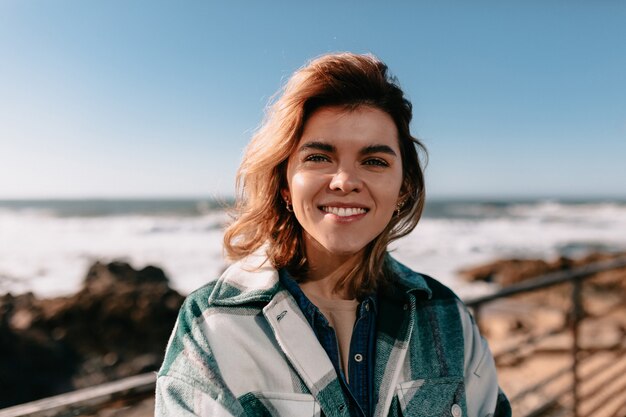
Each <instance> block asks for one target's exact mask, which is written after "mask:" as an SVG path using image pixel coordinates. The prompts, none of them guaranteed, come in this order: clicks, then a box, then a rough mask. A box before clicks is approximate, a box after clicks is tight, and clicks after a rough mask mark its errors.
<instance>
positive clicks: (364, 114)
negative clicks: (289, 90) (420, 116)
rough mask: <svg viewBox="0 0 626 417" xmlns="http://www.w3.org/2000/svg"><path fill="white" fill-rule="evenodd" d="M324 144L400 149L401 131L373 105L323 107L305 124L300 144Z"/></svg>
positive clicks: (387, 116)
mask: <svg viewBox="0 0 626 417" xmlns="http://www.w3.org/2000/svg"><path fill="white" fill-rule="evenodd" d="M311 140H315V141H320V142H328V143H331V144H333V145H334V146H335V147H337V148H338V149H339V148H342V147H346V146H356V147H361V146H371V145H374V144H378V145H387V146H390V147H392V148H393V149H396V150H397V149H398V147H399V144H398V129H397V127H396V124H395V123H394V121H393V119H392V118H391V116H390V115H389V114H387V113H386V112H384V111H382V110H380V109H378V108H375V107H370V106H359V107H357V108H356V109H346V108H344V107H323V108H321V109H318V110H317V111H315V112H314V113H313V114H311V116H310V117H309V118H308V120H307V121H306V123H305V125H304V129H303V132H302V137H301V138H300V143H303V142H305V141H311Z"/></svg>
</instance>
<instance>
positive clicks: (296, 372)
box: [155, 256, 511, 417]
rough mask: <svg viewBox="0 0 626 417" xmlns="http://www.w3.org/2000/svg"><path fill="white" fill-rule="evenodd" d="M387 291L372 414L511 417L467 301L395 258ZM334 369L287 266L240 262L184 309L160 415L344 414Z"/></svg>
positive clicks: (255, 259)
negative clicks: (290, 284)
mask: <svg viewBox="0 0 626 417" xmlns="http://www.w3.org/2000/svg"><path fill="white" fill-rule="evenodd" d="M389 261H390V264H391V265H392V269H393V271H394V275H395V278H396V281H395V285H394V286H393V289H392V291H388V292H385V293H384V294H381V295H380V302H379V313H378V318H377V336H376V357H375V375H374V384H375V390H374V391H375V395H376V398H375V400H374V403H375V404H376V406H375V409H374V412H373V415H374V416H377V417H382V416H416V417H419V416H452V417H463V416H470V417H487V416H489V417H491V416H510V415H511V409H510V406H509V403H508V401H507V399H506V397H505V396H504V394H503V393H502V392H501V391H500V390H499V387H498V383H497V378H496V373H495V365H494V361H493V358H492V356H491V353H490V351H489V348H488V347H487V344H486V342H485V341H484V340H483V339H482V337H481V336H480V334H479V333H478V330H477V327H476V325H475V324H474V322H473V320H472V318H471V316H470V314H469V313H468V311H467V309H466V308H465V306H464V305H463V304H462V303H461V302H460V301H459V299H458V298H457V297H456V296H455V295H454V294H453V293H452V292H451V291H450V290H449V289H448V288H446V287H445V286H443V285H442V284H440V283H439V282H437V281H436V280H434V279H432V278H430V277H427V276H425V275H421V274H418V273H415V272H413V271H411V270H410V269H408V268H407V267H405V266H403V265H402V264H400V263H398V262H397V261H395V260H393V259H392V258H391V257H389ZM346 404H347V399H346V398H344V394H343V391H342V389H341V386H340V384H339V381H338V379H337V375H336V373H335V370H334V368H333V365H332V363H331V361H330V359H329V358H328V356H327V355H326V352H325V351H324V349H323V348H322V346H321V345H320V344H319V342H318V341H317V338H316V337H315V334H314V333H313V330H312V329H311V327H310V326H309V324H308V323H307V322H306V319H305V318H304V316H303V314H302V312H301V311H300V310H299V308H298V305H297V303H296V301H295V300H294V299H293V297H292V296H291V295H290V294H289V292H288V291H287V290H286V289H285V288H284V287H283V286H282V285H281V284H280V282H279V280H278V272H277V271H276V269H274V268H273V267H272V266H271V265H269V262H265V258H264V257H262V256H251V257H249V258H247V259H245V260H243V261H240V262H238V263H235V264H233V265H232V266H231V267H230V268H229V269H227V270H226V271H225V272H224V274H223V275H222V277H221V278H220V279H218V280H217V281H215V282H212V283H209V284H207V285H206V286H204V287H202V288H201V289H199V290H197V291H195V292H194V293H193V294H191V295H190V296H189V297H188V298H187V300H186V301H185V303H184V305H183V307H182V308H181V311H180V314H179V317H178V321H177V323H176V326H175V328H174V332H173V334H172V336H171V339H170V342H169V344H168V348H167V352H166V355H165V360H164V362H163V365H162V367H161V370H160V371H159V375H158V379H157V389H156V408H155V415H156V416H290V417H297V416H328V417H334V416H343V417H349V410H348V407H347V406H346Z"/></svg>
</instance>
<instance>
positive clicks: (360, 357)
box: [354, 353, 363, 362]
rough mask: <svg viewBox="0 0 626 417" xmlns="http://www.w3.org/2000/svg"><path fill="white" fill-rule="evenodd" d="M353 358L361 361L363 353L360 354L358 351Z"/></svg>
mask: <svg viewBox="0 0 626 417" xmlns="http://www.w3.org/2000/svg"><path fill="white" fill-rule="evenodd" d="M354 360H355V361H357V362H362V361H363V355H361V354H360V353H357V354H356V355H354Z"/></svg>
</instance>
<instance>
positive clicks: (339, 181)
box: [330, 169, 363, 193]
mask: <svg viewBox="0 0 626 417" xmlns="http://www.w3.org/2000/svg"><path fill="white" fill-rule="evenodd" d="M362 188H363V181H362V180H361V178H360V177H359V176H358V175H357V173H355V172H354V171H353V170H348V169H342V170H339V171H337V172H336V173H335V174H334V175H333V178H332V179H331V181H330V189H331V190H333V191H343V192H344V193H350V192H353V191H354V192H359V191H361V189H362Z"/></svg>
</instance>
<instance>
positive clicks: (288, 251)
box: [224, 53, 426, 298]
mask: <svg viewBox="0 0 626 417" xmlns="http://www.w3.org/2000/svg"><path fill="white" fill-rule="evenodd" d="M327 106H340V107H344V108H345V109H346V110H347V111H350V110H354V109H356V108H358V107H359V106H370V107H373V108H376V109H379V110H382V111H384V112H385V113H387V114H389V115H390V116H391V118H392V119H393V121H394V123H395V125H396V127H397V129H398V139H399V142H400V143H399V145H400V151H401V156H402V172H403V182H402V187H401V195H400V201H401V202H402V203H401V206H400V209H399V213H398V214H397V215H394V216H393V217H392V219H391V221H390V222H389V224H388V225H387V227H386V228H385V229H384V230H383V232H382V233H381V234H380V235H378V236H377V237H376V238H375V239H374V240H373V241H372V242H370V243H369V244H368V245H367V246H366V248H365V250H364V256H363V257H362V258H361V259H360V262H358V263H355V264H354V265H352V266H351V267H350V269H349V271H347V273H346V274H345V275H344V277H343V278H342V279H341V280H340V281H339V282H338V283H337V286H336V290H340V289H346V290H347V291H348V293H349V294H351V295H353V296H355V297H357V298H362V297H363V296H365V295H366V294H370V293H372V292H374V291H375V290H376V289H377V288H378V287H379V286H381V285H384V284H385V283H386V282H388V281H389V280H390V279H391V274H390V271H389V270H388V268H387V257H386V253H387V246H388V244H389V243H390V242H392V241H393V240H396V239H398V238H400V237H402V236H405V235H407V234H408V233H409V232H411V231H412V230H413V229H414V228H415V226H416V225H417V223H418V221H419V219H420V216H421V214H422V210H423V207H424V197H425V190H424V174H423V169H422V162H421V160H420V154H418V152H419V153H421V155H423V156H424V157H425V156H426V149H425V148H424V146H423V145H422V143H421V142H420V141H419V140H417V139H416V138H414V137H413V136H411V132H410V129H409V124H410V122H411V118H412V106H411V103H410V102H409V100H407V99H406V98H405V97H404V93H403V91H402V90H401V89H400V86H399V85H398V82H397V80H396V79H395V77H392V76H391V75H390V74H389V72H388V69H387V66H386V65H385V64H384V63H383V62H381V61H380V60H379V59H377V58H376V57H374V56H372V55H369V54H368V55H358V54H352V53H340V54H330V55H324V56H321V57H319V58H317V59H314V60H313V61H311V62H309V63H308V64H307V65H305V66H304V67H302V68H301V69H299V70H298V71H296V72H295V73H294V74H293V75H292V77H291V78H290V79H289V81H288V82H287V83H286V85H285V86H284V87H283V89H282V94H280V95H279V96H278V98H277V99H276V100H275V101H274V102H273V103H271V104H270V105H269V106H268V108H267V110H266V116H265V119H264V121H263V123H262V125H261V127H260V128H259V129H258V131H257V132H256V133H255V134H254V136H253V137H252V140H251V141H250V143H249V145H248V147H247V148H246V151H245V154H244V158H243V161H242V163H241V166H240V167H239V171H238V173H237V197H236V203H235V207H234V221H233V222H232V223H231V224H230V225H229V226H228V228H227V229H226V232H225V234H224V248H225V251H226V254H227V256H228V257H229V258H230V259H232V260H237V259H241V258H244V257H246V256H248V255H250V254H251V253H253V252H254V251H256V250H258V249H259V248H260V247H261V246H263V245H267V246H266V252H267V256H268V259H269V261H270V262H271V263H272V264H273V265H274V266H275V267H276V268H283V267H286V268H288V269H289V271H290V272H291V273H292V275H293V276H295V277H296V279H299V280H303V279H306V271H307V260H306V253H305V251H304V244H303V236H302V229H301V227H300V224H299V223H298V221H297V220H296V218H295V216H294V215H293V213H292V212H290V211H287V210H286V207H285V202H284V200H283V198H282V196H281V190H283V189H285V188H286V187H287V180H286V171H287V160H288V159H289V156H290V155H291V154H292V153H293V152H294V151H295V150H296V147H297V145H298V142H299V140H300V137H301V135H302V132H303V130H304V125H305V123H306V121H307V119H308V117H310V115H311V114H313V112H315V111H316V110H317V109H320V108H322V107H327Z"/></svg>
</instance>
